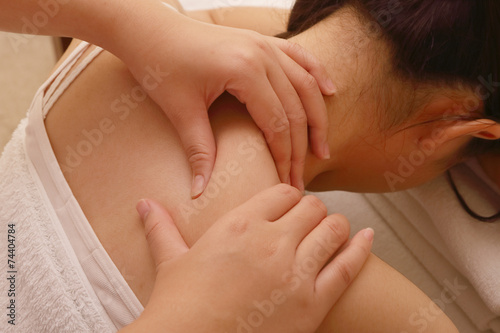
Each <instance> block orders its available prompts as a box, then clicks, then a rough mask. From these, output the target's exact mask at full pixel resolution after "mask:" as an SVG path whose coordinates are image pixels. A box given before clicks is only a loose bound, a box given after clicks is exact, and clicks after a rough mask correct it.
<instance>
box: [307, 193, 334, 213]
mask: <svg viewBox="0 0 500 333" xmlns="http://www.w3.org/2000/svg"><path fill="white" fill-rule="evenodd" d="M302 200H306V202H307V203H308V204H309V205H310V206H312V207H313V208H314V209H316V210H318V211H320V212H321V213H322V214H323V215H325V216H326V214H327V213H328V210H327V208H326V206H325V204H324V203H323V201H321V200H320V199H318V198H317V197H315V196H314V195H308V196H305V197H304V198H303V199H302Z"/></svg>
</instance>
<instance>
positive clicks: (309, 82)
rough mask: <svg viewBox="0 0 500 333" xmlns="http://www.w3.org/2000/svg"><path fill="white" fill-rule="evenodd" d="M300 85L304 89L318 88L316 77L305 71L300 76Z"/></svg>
mask: <svg viewBox="0 0 500 333" xmlns="http://www.w3.org/2000/svg"><path fill="white" fill-rule="evenodd" d="M301 84H302V87H303V88H304V89H306V90H313V89H319V86H318V82H317V81H316V78H315V77H314V76H312V75H311V74H309V73H308V72H306V73H305V74H304V77H303V78H302V81H301Z"/></svg>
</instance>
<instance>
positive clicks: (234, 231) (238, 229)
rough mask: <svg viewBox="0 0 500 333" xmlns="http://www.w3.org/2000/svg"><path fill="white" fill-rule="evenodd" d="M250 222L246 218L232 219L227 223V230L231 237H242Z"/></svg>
mask: <svg viewBox="0 0 500 333" xmlns="http://www.w3.org/2000/svg"><path fill="white" fill-rule="evenodd" d="M249 226H250V221H249V220H248V219H246V218H241V217H234V218H231V219H229V221H228V222H227V230H228V232H229V233H230V234H231V235H232V236H236V235H243V234H244V233H245V232H246V231H247V230H248V228H249Z"/></svg>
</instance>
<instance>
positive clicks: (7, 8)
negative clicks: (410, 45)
mask: <svg viewBox="0 0 500 333" xmlns="http://www.w3.org/2000/svg"><path fill="white" fill-rule="evenodd" d="M163 2H164V3H168V4H170V5H171V6H173V7H174V8H176V9H178V10H179V12H182V13H183V12H184V11H183V9H182V6H181V5H180V4H179V2H178V1H177V0H164V1H163ZM0 8H1V11H0V30H4V31H8V32H16V33H25V34H37V35H49V36H67V37H74V38H78V39H82V40H86V41H88V42H90V43H93V44H96V45H99V46H102V47H104V48H106V49H108V50H110V51H112V52H113V51H118V50H119V45H116V44H118V43H119V42H121V41H122V40H121V39H120V38H117V36H121V35H122V34H123V29H127V28H130V29H137V27H138V25H141V26H144V25H145V24H144V20H147V17H148V14H150V13H154V12H156V11H161V12H162V17H163V18H166V20H165V21H170V24H171V25H172V26H174V25H175V24H176V23H177V22H178V20H179V19H182V18H183V17H182V16H181V15H179V13H177V12H175V11H174V10H171V9H169V8H167V7H166V6H164V5H163V4H162V2H161V1H159V0H144V1H135V0H125V1H124V0H71V1H69V0H16V1H12V0H0ZM138 23H142V24H138ZM168 24H169V22H163V26H165V25H166V26H167V27H168Z"/></svg>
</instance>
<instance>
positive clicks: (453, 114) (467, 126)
mask: <svg viewBox="0 0 500 333" xmlns="http://www.w3.org/2000/svg"><path fill="white" fill-rule="evenodd" d="M474 98H476V99H477V97H474ZM474 98H471V97H470V96H468V97H467V95H459V94H456V95H454V96H450V94H446V95H444V94H437V95H436V96H435V97H434V98H433V99H432V100H431V101H430V102H429V103H428V104H427V105H426V107H425V109H424V111H425V112H424V114H425V115H426V117H429V118H430V119H439V118H441V121H438V122H436V123H435V125H436V128H438V132H439V136H440V137H441V140H440V141H441V143H448V142H450V141H453V140H456V139H463V140H467V139H470V138H472V137H475V138H480V139H485V140H498V139H500V123H497V122H495V121H494V120H491V119H473V118H479V117H481V116H482V112H481V109H482V107H483V104H482V102H481V101H479V100H476V101H474ZM471 101H472V102H473V104H475V107H473V108H471V107H470V105H469V104H470V102H471ZM475 102H477V103H475ZM471 119H473V120H471Z"/></svg>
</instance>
